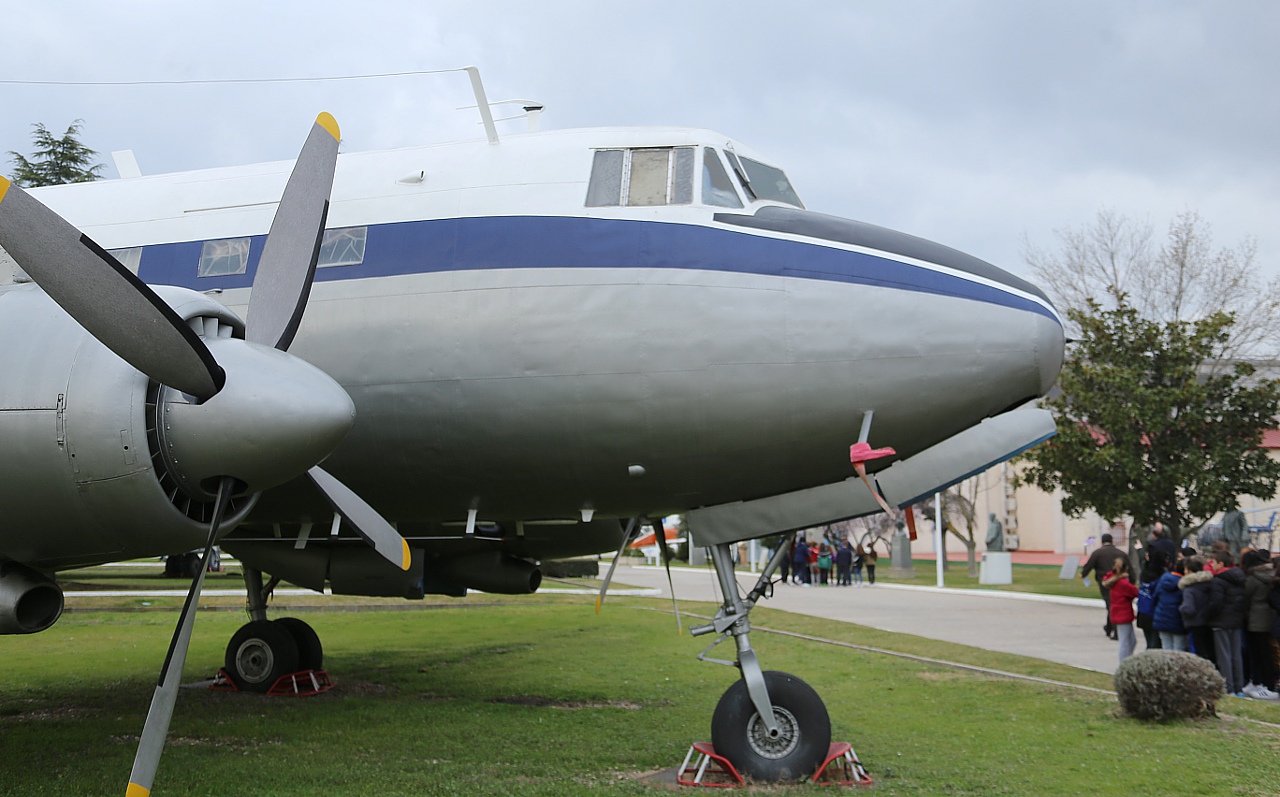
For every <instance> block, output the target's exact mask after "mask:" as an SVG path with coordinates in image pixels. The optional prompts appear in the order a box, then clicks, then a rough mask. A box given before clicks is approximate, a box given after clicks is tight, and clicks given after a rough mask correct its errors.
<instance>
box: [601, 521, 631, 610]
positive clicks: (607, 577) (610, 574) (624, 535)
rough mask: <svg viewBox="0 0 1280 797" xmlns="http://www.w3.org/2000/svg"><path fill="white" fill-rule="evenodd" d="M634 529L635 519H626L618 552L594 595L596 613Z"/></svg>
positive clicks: (629, 542)
mask: <svg viewBox="0 0 1280 797" xmlns="http://www.w3.org/2000/svg"><path fill="white" fill-rule="evenodd" d="M635 530H636V519H635V518H631V520H629V521H627V530H626V531H624V532H623V533H622V545H620V546H618V554H617V556H614V557H613V562H612V563H610V564H609V572H608V573H605V576H604V583H603V584H601V585H600V594H599V595H597V596H596V614H599V613H600V607H601V605H603V604H604V594H605V593H606V592H608V591H609V584H610V583H611V582H612V581H613V571H614V570H616V569H617V567H618V560H619V559H621V558H622V554H623V553H625V552H626V550H627V546H628V545H630V544H631V535H632V533H633V532H634V531H635Z"/></svg>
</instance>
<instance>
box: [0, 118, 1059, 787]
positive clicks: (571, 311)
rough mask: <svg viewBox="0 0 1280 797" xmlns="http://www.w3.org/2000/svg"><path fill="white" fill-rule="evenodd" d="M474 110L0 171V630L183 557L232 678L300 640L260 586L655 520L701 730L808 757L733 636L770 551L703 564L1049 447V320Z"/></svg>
mask: <svg viewBox="0 0 1280 797" xmlns="http://www.w3.org/2000/svg"><path fill="white" fill-rule="evenodd" d="M479 105H480V107H481V115H482V117H484V118H485V121H486V124H485V129H486V139H485V140H482V141H475V142H460V143H450V144H438V145H427V146H413V147H405V148H401V149H395V150H388V151H378V152H357V153H344V154H342V155H338V143H339V141H340V133H339V131H338V128H337V123H336V121H334V120H333V119H332V117H329V116H328V115H327V114H322V115H321V116H320V117H319V118H318V119H317V122H316V124H315V125H313V128H312V131H311V133H310V135H309V136H308V139H307V143H306V144H305V145H304V147H303V150H302V153H301V154H300V156H299V158H298V159H297V161H296V162H289V161H286V162H276V163H266V164H257V165H251V166H239V167H228V168H216V169H207V170H199V171H189V172H181V173H176V174H167V175H154V176H133V177H128V178H125V179H116V180H103V181H99V182H94V183H83V184H76V185H67V186H56V187H49V188H42V189H32V190H30V191H26V190H23V189H21V188H19V187H17V186H14V185H12V184H10V183H9V182H8V181H7V180H3V178H0V247H3V248H4V250H6V251H7V252H8V253H9V254H10V255H11V256H12V257H13V259H14V260H15V261H16V262H17V263H18V265H19V266H21V267H22V268H23V269H24V270H25V272H26V273H27V274H28V275H29V277H30V281H29V282H20V283H17V284H14V285H10V286H3V287H0V374H2V375H3V379H2V380H0V633H34V632H38V631H42V630H45V629H47V628H48V627H50V626H51V625H52V624H53V623H54V622H55V621H56V620H57V618H58V616H59V614H60V613H61V610H62V594H61V590H60V589H59V587H58V586H57V584H56V583H55V580H54V577H55V575H56V573H58V572H60V571H64V570H69V569H74V568H78V567H86V566H91V565H95V564H101V563H107V562H112V561H119V560H122V559H127V558H134V557H142V556H155V555H162V554H168V553H174V552H176V551H185V550H191V549H199V548H204V550H205V555H206V557H207V556H208V551H209V550H210V549H211V547H212V546H213V545H214V544H215V543H217V544H220V545H221V546H222V548H223V550H226V551H228V552H229V553H231V554H233V555H234V556H236V557H237V558H238V559H239V560H240V561H241V563H242V564H243V565H244V573H245V582H246V593H247V598H248V605H249V610H250V616H251V621H250V622H249V623H247V624H246V625H245V626H244V627H243V628H241V629H240V630H239V631H237V633H236V634H235V635H234V636H233V638H232V639H231V641H230V643H229V644H228V647H227V652H226V670H227V672H228V674H229V676H230V677H231V678H232V680H233V681H234V682H235V683H236V684H237V685H238V686H239V687H240V688H241V689H246V690H257V691H266V690H267V689H268V688H269V687H270V686H271V685H272V684H273V683H274V682H275V681H276V679H277V678H279V677H280V676H282V675H286V674H288V673H290V672H292V671H294V670H299V669H308V668H317V667H319V666H320V663H321V661H322V657H323V650H322V646H321V643H320V640H319V639H318V637H317V635H316V634H315V632H314V631H313V630H312V629H311V628H310V627H309V626H307V625H306V624H305V623H303V622H301V621H299V620H297V619H296V618H280V619H278V620H268V618H267V597H268V595H269V592H270V589H271V588H272V587H273V586H274V584H275V583H277V582H278V581H279V580H281V579H283V580H286V581H290V582H293V583H295V584H299V585H302V586H306V587H310V588H313V589H317V590H323V589H325V588H326V587H327V588H328V589H329V590H331V591H332V592H333V593H334V594H351V595H381V596H397V597H404V598H408V599H414V598H421V597H422V596H423V595H424V594H444V595H455V596H463V595H465V594H466V592H467V590H469V589H473V590H484V591H489V592H496V593H530V592H534V591H536V590H537V588H538V585H539V582H540V578H541V577H540V571H539V569H538V562H539V561H540V560H544V559H551V558H560V557H572V556H578V555H586V554H595V553H602V552H606V551H612V550H614V549H615V548H617V549H621V548H622V547H625V546H626V545H627V544H628V543H629V542H630V541H631V540H632V539H634V536H635V534H636V533H637V532H638V530H639V528H640V526H642V525H644V524H645V523H646V522H649V521H647V519H649V518H660V517H663V516H665V515H670V514H675V513H681V514H683V515H684V517H685V529H686V531H687V532H689V533H690V534H692V536H693V539H694V541H695V544H697V545H698V546H702V547H706V548H708V549H709V550H710V553H711V560H712V562H713V565H714V567H715V570H716V573H717V575H718V579H719V582H720V584H721V587H722V592H723V595H724V602H723V605H722V606H721V607H720V609H719V612H718V614H717V615H716V617H715V619H714V620H713V621H711V622H710V623H707V624H704V625H702V626H698V627H696V628H694V629H692V633H693V634H694V635H714V637H715V642H714V643H713V647H714V644H718V643H720V642H722V641H727V640H729V639H732V640H733V642H734V645H735V648H736V661H735V662H732V663H731V664H733V665H734V666H736V667H737V668H738V670H739V672H740V678H739V680H737V681H735V683H734V684H733V686H731V687H730V688H729V689H728V690H727V691H726V692H725V694H724V696H723V697H722V698H721V700H720V703H719V705H718V706H717V708H716V711H715V713H714V715H713V718H712V728H711V731H712V741H713V744H714V746H715V747H716V748H717V750H718V751H720V752H721V753H722V754H724V755H726V756H727V757H728V758H729V760H730V761H731V762H733V763H734V764H735V766H737V767H738V769H739V770H740V771H742V772H744V773H746V774H750V775H752V776H754V777H756V778H758V779H762V780H794V779H796V778H798V777H803V776H805V775H806V774H812V771H813V769H814V767H815V766H816V765H817V764H818V763H820V762H821V760H822V758H823V757H824V756H825V754H826V751H827V747H828V742H829V740H830V720H829V715H828V713H827V710H826V708H825V706H824V704H823V702H822V700H821V698H820V697H819V696H818V695H817V693H816V692H815V691H814V690H813V689H812V688H811V687H809V686H808V685H807V684H805V683H804V682H803V681H802V680H800V679H799V678H796V677H795V676H793V675H789V674H786V673H780V672H774V671H765V670H763V668H762V667H761V664H760V662H759V661H758V659H757V657H756V654H755V651H754V650H753V648H752V646H751V641H750V622H749V615H750V612H751V609H752V608H753V607H754V606H755V604H756V603H757V601H759V600H760V599H762V598H765V597H767V596H768V595H769V594H771V588H772V580H771V579H772V576H773V574H774V573H775V572H776V570H777V567H778V565H779V564H780V562H781V557H782V556H784V555H786V546H780V547H779V549H778V551H777V552H775V554H774V555H773V557H772V559H771V560H770V561H769V563H768V565H766V567H765V568H764V570H763V571H762V573H761V575H760V578H759V580H758V582H757V583H756V585H755V587H754V588H753V589H752V590H750V591H749V592H748V594H747V595H745V596H743V595H742V594H741V593H740V590H739V589H738V586H737V583H736V581H735V577H734V561H733V553H732V548H733V547H734V546H735V544H736V543H738V542H740V541H743V540H749V539H755V538H760V537H764V536H767V535H772V534H777V533H779V532H786V531H793V530H798V529H803V528H808V527H811V526H814V525H818V524H821V523H826V522H832V521H836V520H841V519H847V518H851V517H858V516H862V515H868V514H871V513H874V512H877V511H881V507H882V506H885V507H887V508H889V509H890V510H891V511H892V509H893V507H898V508H899V509H901V508H903V507H909V506H910V505H911V504H913V503H915V502H917V501H918V500H919V499H920V498H922V497H923V496H926V495H929V494H932V493H933V492H935V491H937V490H940V489H943V488H944V487H946V486H949V485H950V484H954V483H956V482H958V481H960V480H962V479H964V478H966V477H967V476H969V475H971V474H973V473H976V472H980V471H981V470H984V469H985V468H986V467H989V466H990V465H992V464H994V463H997V462H1000V461H1003V460H1005V459H1008V458H1009V457H1011V456H1014V455H1015V454H1017V453H1019V452H1020V451H1023V450H1025V449H1027V448H1029V447H1031V446H1033V445H1035V444H1037V443H1039V442H1041V441H1043V440H1044V439H1047V438H1048V437H1049V436H1051V435H1052V434H1053V420H1052V418H1051V416H1050V415H1049V414H1048V413H1047V412H1045V411H1043V410H1038V409H1034V408H1028V407H1027V406H1026V405H1028V403H1029V402H1032V401H1033V400H1035V399H1036V398H1038V397H1040V396H1043V395H1044V394H1045V393H1046V392H1047V391H1048V390H1049V388H1050V387H1051V386H1052V385H1053V383H1054V381H1055V380H1056V378H1057V374H1058V371H1059V369H1060V367H1061V364H1062V359H1063V354H1064V335H1063V324H1062V319H1061V317H1060V315H1059V314H1058V312H1057V311H1056V310H1055V309H1054V307H1053V305H1052V304H1051V302H1050V301H1049V300H1048V298H1047V297H1046V296H1045V294H1044V293H1043V292H1042V291H1041V290H1040V289H1038V288H1037V287H1036V286H1034V285H1032V284H1030V283H1028V282H1027V281H1025V280H1023V279H1021V278H1019V277H1017V276H1014V275H1012V274H1010V273H1008V272H1006V271H1003V270H1001V269H998V268H996V267H995V266H993V265H990V264H988V263H986V262H983V261H981V260H979V259H977V258H974V257H971V256H969V255H965V254H963V253H961V252H958V251H956V250H954V249H950V248H947V247H945V246H942V245H940V244H936V243H933V242H930V241H927V240H924V239H921V238H917V237H913V236H910V235H906V234H903V233H899V232H895V231H891V230H888V229H885V228H882V227H877V226H874V225H870V224H866V223H862V222H858V221H853V220H848V219H843V218H838V217H834V216H829V215H824V214H820V213H817V212H814V211H811V210H809V209H807V208H806V207H805V205H804V203H803V202H802V201H801V199H800V197H799V195H798V194H797V192H796V191H795V189H794V188H793V186H792V185H791V183H790V181H789V180H788V178H787V177H786V174H785V172H784V171H783V170H782V169H781V168H779V167H778V166H776V165H774V164H773V163H772V162H771V161H770V160H769V159H768V158H767V157H765V156H763V155H761V154H759V153H756V152H755V151H753V150H751V149H750V148H748V147H747V146H746V145H744V144H742V143H740V142H738V141H736V140H734V139H732V138H729V137H727V136H725V135H722V134H720V133H717V132H714V131H710V130H703V129H690V128H676V127H666V128H662V127H653V128H624V127H617V128H592V129H576V130H547V131H537V132H528V133H522V134H515V135H505V136H503V137H501V139H500V138H499V137H498V136H497V135H496V130H495V129H494V127H493V124H492V120H491V117H489V116H488V107H487V103H485V102H480V103H479ZM873 443H874V444H877V445H888V444H891V446H892V447H891V448H889V447H886V448H881V449H878V450H874V451H873V450H872V449H871V447H870V446H871V445H872V444H873ZM321 463H323V469H321V468H320V467H319V465H320V464H321ZM863 481H865V482H866V484H865V486H864V485H863V483H862V482H863ZM868 487H869V488H870V489H866V488H868ZM615 563H616V558H615ZM203 569H204V568H203V567H202V568H201V575H200V576H199V577H198V578H197V579H196V581H195V583H193V585H192V592H191V594H190V595H189V596H188V601H187V605H186V606H184V609H183V611H182V614H181V616H180V619H179V623H178V628H177V629H175V634H174V640H173V643H172V644H171V647H170V653H169V656H168V657H167V658H166V662H165V665H164V667H163V668H162V671H161V679H160V685H159V686H158V687H157V692H156V697H155V699H154V700H153V703H152V710H151V712H150V713H149V714H148V720H147V724H146V727H145V728H144V732H143V739H142V742H141V743H140V746H139V757H138V761H137V762H136V763H135V770H134V774H133V776H131V780H130V786H129V794H130V795H145V794H147V793H149V791H150V789H151V786H152V780H153V778H154V775H155V771H156V767H157V766H158V761H159V756H160V752H161V750H162V748H163V739H164V735H165V732H166V730H167V726H168V719H169V716H170V715H171V713H172V710H173V700H174V699H175V698H174V695H176V686H177V679H178V677H180V675H181V669H182V659H183V657H184V656H185V650H186V644H187V642H188V641H189V639H190V634H191V621H192V619H193V618H194V612H193V611H192V608H193V607H194V605H195V603H196V601H198V598H199V591H200V585H201V583H202V580H203ZM268 575H269V576H270V581H266V577H267V576H268ZM611 577H612V571H610V573H609V578H611ZM607 581H608V579H606V585H607ZM597 608H598V605H597ZM704 653H705V651H704Z"/></svg>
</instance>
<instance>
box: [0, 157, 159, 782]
mask: <svg viewBox="0 0 1280 797" xmlns="http://www.w3.org/2000/svg"><path fill="white" fill-rule="evenodd" d="M2 179H4V178H2V177H0V180H2ZM150 793H151V789H148V788H144V787H142V786H139V785H138V784H136V783H130V784H129V788H128V790H127V791H125V793H124V797H147V795H148V794H150Z"/></svg>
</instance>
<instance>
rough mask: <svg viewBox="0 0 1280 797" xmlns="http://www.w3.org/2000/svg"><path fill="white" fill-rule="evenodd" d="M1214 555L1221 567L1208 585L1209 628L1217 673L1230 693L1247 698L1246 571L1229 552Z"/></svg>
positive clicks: (1218, 552)
mask: <svg viewBox="0 0 1280 797" xmlns="http://www.w3.org/2000/svg"><path fill="white" fill-rule="evenodd" d="M1213 558H1214V559H1216V560H1217V561H1218V563H1219V564H1220V565H1221V566H1222V569H1221V570H1219V571H1218V574H1217V575H1215V576H1214V577H1213V581H1212V582H1210V585H1209V627H1210V628H1212V629H1213V651H1214V656H1215V657H1216V659H1217V663H1218V672H1220V673H1222V679H1223V680H1224V681H1226V682H1227V694H1229V695H1235V696H1236V697H1244V691H1243V690H1244V658H1243V656H1242V655H1241V654H1242V653H1243V650H1242V647H1243V645H1242V642H1243V635H1242V634H1241V629H1243V628H1244V625H1245V619H1246V617H1247V613H1248V609H1249V606H1248V603H1247V602H1246V601H1245V597H1244V582H1245V575H1244V571H1243V570H1241V569H1240V568H1238V567H1236V566H1235V564H1236V560H1235V557H1234V556H1232V555H1231V552H1230V551H1217V552H1216V553H1214V555H1213Z"/></svg>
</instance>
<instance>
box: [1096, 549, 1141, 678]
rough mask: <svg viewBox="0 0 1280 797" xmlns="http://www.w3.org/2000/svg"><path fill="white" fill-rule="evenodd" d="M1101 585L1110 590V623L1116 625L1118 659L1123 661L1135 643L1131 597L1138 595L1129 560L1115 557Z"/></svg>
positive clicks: (1131, 652) (1128, 655)
mask: <svg viewBox="0 0 1280 797" xmlns="http://www.w3.org/2000/svg"><path fill="white" fill-rule="evenodd" d="M1102 586H1104V587H1106V588H1107V589H1109V590H1111V606H1110V611H1111V624H1112V625H1114V626H1115V627H1116V636H1117V637H1119V640H1120V651H1119V653H1120V661H1124V660H1125V659H1127V658H1129V657H1130V656H1132V655H1133V649H1134V647H1135V646H1136V645H1137V637H1136V636H1134V633H1133V599H1134V598H1136V597H1138V588H1137V587H1135V586H1134V584H1133V581H1132V579H1131V578H1130V575H1129V561H1128V560H1127V559H1125V558H1123V557H1120V558H1117V559H1116V563H1115V566H1114V567H1112V568H1111V572H1110V573H1107V574H1106V575H1105V576H1103V578H1102Z"/></svg>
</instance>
